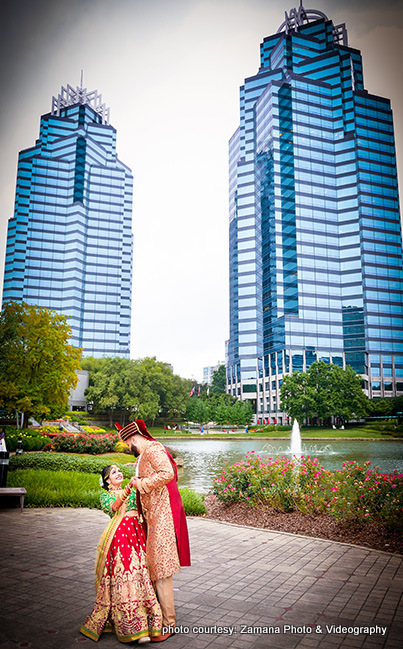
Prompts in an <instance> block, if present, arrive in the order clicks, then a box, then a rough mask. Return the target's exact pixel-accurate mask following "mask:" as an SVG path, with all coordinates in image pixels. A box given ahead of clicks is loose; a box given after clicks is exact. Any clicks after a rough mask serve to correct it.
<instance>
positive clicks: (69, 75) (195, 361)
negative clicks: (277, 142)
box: [0, 0, 403, 380]
mask: <svg viewBox="0 0 403 649" xmlns="http://www.w3.org/2000/svg"><path fill="white" fill-rule="evenodd" d="M296 5H298V0H113V2H111V1H110V0H18V2H15V0H3V3H2V7H3V9H2V23H3V28H2V41H1V43H0V49H1V53H0V76H1V89H2V92H1V99H0V103H1V106H0V135H1V154H2V155H1V161H0V294H1V291H2V286H3V271H4V250H5V241H6V236H7V222H8V219H9V218H10V217H11V216H12V213H13V205H14V194H15V176H16V165H17V158H18V152H19V151H20V150H21V149H25V148H28V147H30V146H32V145H33V144H34V143H35V140H36V139H37V137H38V130H39V119H40V116H41V115H42V114H45V113H47V112H49V111H50V108H51V99H52V95H57V94H58V92H59V91H60V87H61V86H62V85H64V86H65V85H66V84H67V83H69V84H70V85H73V86H76V85H79V84H80V71H81V69H83V70H84V86H86V87H87V88H88V89H90V90H92V89H97V90H98V91H99V92H101V93H102V95H103V99H104V101H105V102H106V104H107V105H108V106H109V107H110V109H111V124H112V125H113V126H114V127H115V128H116V129H117V149H118V156H119V158H120V159H121V160H122V162H124V163H125V164H126V165H128V166H129V167H130V168H131V169H132V171H133V174H134V203H133V234H134V268H133V318H132V357H133V358H140V357H144V356H150V355H155V356H157V358H158V360H161V361H165V362H169V363H171V364H172V365H173V368H174V371H175V372H176V373H178V374H180V375H181V376H184V377H193V376H194V377H195V378H196V379H198V380H200V379H201V378H202V368H203V367H204V366H206V365H215V364H216V363H217V361H219V360H220V361H221V360H224V342H225V340H226V339H227V338H228V140H229V138H230V137H231V135H232V133H233V132H234V130H235V129H236V128H237V126H238V123H239V99H238V98H239V86H240V85H242V83H243V80H244V78H245V77H248V76H252V75H254V74H256V72H257V70H258V67H259V45H260V42H261V41H262V40H263V38H264V37H265V36H269V35H270V34H272V33H275V32H276V31H277V28H278V27H279V25H280V24H281V23H282V22H283V20H284V11H289V9H291V8H292V7H294V6H296ZM305 8H307V9H308V8H314V9H319V10H321V11H323V12H325V13H326V14H327V16H328V17H329V18H331V19H333V21H334V22H335V23H336V24H338V23H341V22H345V23H346V26H347V30H348V37H349V45H350V46H351V47H355V48H357V49H360V50H361V51H362V54H363V62H364V84H365V87H366V89H367V90H368V91H369V92H371V93H374V94H378V95H381V96H386V97H389V98H390V99H391V101H392V108H393V111H394V118H395V133H396V140H397V154H398V161H399V156H400V159H401V156H402V151H403V90H402V76H403V75H402V61H403V20H402V18H403V4H402V2H401V0H384V1H383V2H379V0H337V2H335V0H333V1H330V0H316V1H315V2H314V3H311V2H310V3H309V4H308V3H305Z"/></svg>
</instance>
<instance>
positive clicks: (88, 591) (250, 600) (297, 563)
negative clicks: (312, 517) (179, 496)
mask: <svg viewBox="0 0 403 649" xmlns="http://www.w3.org/2000/svg"><path fill="white" fill-rule="evenodd" d="M107 521H108V519H107V517H106V516H105V514H103V513H102V512H100V511H98V510H90V509H25V510H24V512H23V513H22V514H21V513H20V511H19V510H18V509H6V510H0V593H1V595H0V649H19V648H20V647H27V649H72V648H73V647H77V646H79V645H80V644H81V643H83V644H85V645H86V646H87V647H90V646H92V641H91V640H89V639H88V638H85V637H83V636H81V635H80V633H79V632H78V629H79V627H80V625H81V623H82V622H83V620H84V618H85V617H86V615H87V614H88V613H89V612H90V611H91V610H92V606H93V602H94V594H95V592H94V557H95V550H96V545H97V542H98V539H99V536H100V534H101V532H102V530H103V529H104V527H105V526H106V524H107ZM188 522H189V531H190V537H191V548H192V560H193V564H192V566H191V567H190V568H184V569H183V570H182V571H181V572H180V573H179V574H178V575H176V576H175V577H174V586H175V601H176V611H177V626H178V627H181V631H182V632H179V633H177V634H176V635H175V636H174V637H172V638H170V639H169V640H168V641H167V642H166V643H165V644H164V645H163V646H164V647H169V649H182V648H185V647H186V648H190V649H205V648H208V649H211V647H217V648H219V647H231V648H233V649H263V648H264V649H266V648H267V647H269V648H271V649H293V648H295V647H298V649H315V648H320V649H338V648H339V647H343V649H356V648H361V647H362V648H365V649H366V648H368V649H381V648H387V649H395V648H396V649H397V648H398V647H401V638H402V635H403V606H401V597H402V591H403V566H402V562H403V557H402V556H400V555H392V554H387V553H384V552H379V551H376V550H368V549H365V548H359V547H356V546H349V545H344V544H341V543H334V542H331V541H325V540H318V539H312V538H308V537H302V536H296V535H292V534H283V533H279V532H272V531H270V530H260V529H255V528H248V527H242V526H237V525H230V524H227V523H219V522H216V521H211V520H207V519H203V518H189V519H188ZM399 604H400V608H399ZM332 625H334V626H335V628H334V629H332V630H330V627H332ZM220 627H221V628H220ZM327 627H328V629H327ZM343 627H346V629H347V630H343ZM360 627H364V631H362V630H361V631H357V633H358V634H357V635H355V632H356V629H358V630H359V629H360ZM366 627H374V629H375V630H374V631H373V632H372V635H370V634H369V632H368V629H367V630H366V631H365V628H366ZM381 627H386V628H387V631H386V634H385V635H382V633H381V631H380V628H381ZM310 629H312V631H311V632H310ZM348 629H349V630H348ZM230 632H232V635H230ZM131 644H132V645H133V644H136V645H137V643H131ZM99 645H100V647H101V648H102V647H103V648H104V649H112V647H119V646H122V645H121V644H120V643H119V642H118V640H117V639H116V637H115V636H114V635H111V634H104V635H103V636H102V638H101V639H100V641H99ZM146 646H148V647H151V646H157V645H155V644H154V643H153V644H152V645H151V644H149V645H146Z"/></svg>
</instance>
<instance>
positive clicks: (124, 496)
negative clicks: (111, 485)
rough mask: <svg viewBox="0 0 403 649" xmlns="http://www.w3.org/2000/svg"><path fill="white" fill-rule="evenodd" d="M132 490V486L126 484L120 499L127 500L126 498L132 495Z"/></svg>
mask: <svg viewBox="0 0 403 649" xmlns="http://www.w3.org/2000/svg"><path fill="white" fill-rule="evenodd" d="M130 492H131V488H130V487H129V485H126V486H125V488H124V491H123V494H122V496H120V500H121V501H122V503H124V502H125V500H126V498H127V497H128V496H129V495H130Z"/></svg>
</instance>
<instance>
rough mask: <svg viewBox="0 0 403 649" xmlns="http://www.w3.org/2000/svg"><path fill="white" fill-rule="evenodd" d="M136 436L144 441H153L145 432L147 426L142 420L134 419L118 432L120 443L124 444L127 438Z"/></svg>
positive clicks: (146, 431)
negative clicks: (139, 436)
mask: <svg viewBox="0 0 403 649" xmlns="http://www.w3.org/2000/svg"><path fill="white" fill-rule="evenodd" d="M136 434H138V435H142V436H143V437H145V438H146V439H151V440H154V437H152V436H151V435H150V433H149V432H148V430H147V426H146V425H145V423H144V421H143V420H142V419H136V420H135V421H132V422H131V423H130V424H127V426H125V427H124V428H122V429H120V430H119V437H120V439H121V440H122V442H126V441H127V440H128V439H129V437H131V436H132V435H136Z"/></svg>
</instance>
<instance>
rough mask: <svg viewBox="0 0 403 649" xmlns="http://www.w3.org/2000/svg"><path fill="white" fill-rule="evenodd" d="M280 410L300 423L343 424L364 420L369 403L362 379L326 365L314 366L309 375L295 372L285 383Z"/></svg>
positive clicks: (319, 363) (331, 365) (350, 372)
mask: <svg viewBox="0 0 403 649" xmlns="http://www.w3.org/2000/svg"><path fill="white" fill-rule="evenodd" d="M280 401H281V404H280V407H281V408H282V409H283V410H285V411H286V412H287V414H288V415H289V416H290V417H291V418H292V419H297V420H298V421H299V422H300V423H302V421H303V420H304V419H310V418H312V417H318V418H319V419H324V418H328V417H338V418H339V419H340V420H342V421H349V420H350V419H352V418H357V419H359V418H361V417H363V416H364V415H365V414H366V412H367V408H368V399H367V397H366V396H365V394H364V393H363V391H362V388H361V379H360V377H359V376H358V375H357V374H356V372H355V371H354V370H353V369H352V368H351V367H350V366H347V367H346V369H345V370H343V369H342V368H341V367H339V366H338V365H333V364H332V363H330V364H328V363H325V362H323V361H319V362H315V363H312V365H311V367H310V368H309V370H308V371H307V372H306V373H302V372H293V374H291V375H287V376H285V377H284V379H283V384H282V386H281V390H280Z"/></svg>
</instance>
